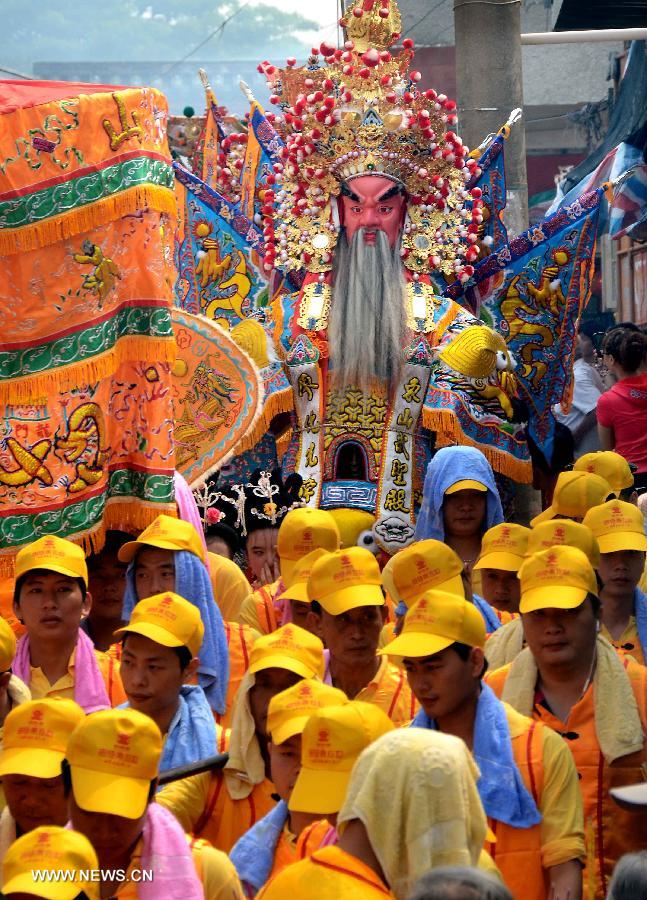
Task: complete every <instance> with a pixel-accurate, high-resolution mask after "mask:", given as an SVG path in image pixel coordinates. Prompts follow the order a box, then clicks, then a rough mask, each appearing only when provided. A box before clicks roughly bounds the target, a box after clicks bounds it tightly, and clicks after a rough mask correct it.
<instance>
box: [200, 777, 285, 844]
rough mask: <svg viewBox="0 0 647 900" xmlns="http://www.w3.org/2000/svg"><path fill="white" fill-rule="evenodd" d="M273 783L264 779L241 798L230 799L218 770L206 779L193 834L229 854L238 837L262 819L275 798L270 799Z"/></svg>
mask: <svg viewBox="0 0 647 900" xmlns="http://www.w3.org/2000/svg"><path fill="white" fill-rule="evenodd" d="M273 793H274V785H273V784H272V783H271V781H268V780H267V779H266V780H265V781H263V782H261V784H256V785H254V788H253V790H252V792H251V794H249V795H248V796H247V797H245V798H244V799H243V800H234V799H232V797H231V795H230V793H229V791H228V790H227V784H226V782H225V779H224V777H223V774H222V772H221V771H217V772H214V773H213V774H212V776H211V779H210V784H209V793H208V794H207V800H206V803H205V805H204V808H203V810H202V814H201V815H200V817H199V819H198V821H197V822H196V824H195V827H194V829H193V836H194V837H202V838H204V839H205V840H207V841H209V843H211V844H212V845H213V846H214V847H216V849H217V850H222V851H223V853H229V851H230V850H231V848H232V847H233V846H234V844H235V843H236V841H237V840H238V838H241V837H242V836H243V835H244V834H245V832H246V831H249V829H250V828H251V827H252V825H254V824H255V823H256V822H258V820H259V819H262V818H263V816H265V815H267V813H268V812H269V811H270V810H271V809H272V807H273V806H274V805H275V803H276V801H275V800H274V799H273V798H272V794H273Z"/></svg>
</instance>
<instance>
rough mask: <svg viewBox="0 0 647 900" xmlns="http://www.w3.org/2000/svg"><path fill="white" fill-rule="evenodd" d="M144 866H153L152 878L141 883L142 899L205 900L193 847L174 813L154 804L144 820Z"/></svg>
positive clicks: (143, 868) (146, 867)
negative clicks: (194, 861) (175, 899)
mask: <svg viewBox="0 0 647 900" xmlns="http://www.w3.org/2000/svg"><path fill="white" fill-rule="evenodd" d="M143 838H144V846H143V849H142V858H141V867H142V870H143V871H146V870H147V869H152V870H153V872H154V876H153V880H152V881H145V882H144V881H143V882H141V883H140V884H139V887H138V893H139V898H140V900H159V898H160V897H164V898H174V897H178V898H182V900H203V898H204V890H203V888H202V884H201V882H200V879H199V878H198V875H197V872H196V870H195V865H194V864H193V857H192V855H191V848H190V846H189V843H188V841H187V839H186V835H185V833H184V832H183V831H182V826H181V825H180V823H179V822H178V821H177V819H176V818H175V816H174V815H173V813H171V812H169V811H168V810H167V809H164V807H163V806H159V805H158V804H157V803H151V804H150V805H149V807H148V810H147V812H146V820H145V822H144V833H143Z"/></svg>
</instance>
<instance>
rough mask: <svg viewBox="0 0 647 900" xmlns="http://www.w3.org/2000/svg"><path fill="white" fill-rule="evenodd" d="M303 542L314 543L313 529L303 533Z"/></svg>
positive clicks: (307, 529)
mask: <svg viewBox="0 0 647 900" xmlns="http://www.w3.org/2000/svg"><path fill="white" fill-rule="evenodd" d="M302 540H304V541H306V542H307V543H310V542H311V541H312V529H310V528H306V530H305V531H304V532H303V538H302Z"/></svg>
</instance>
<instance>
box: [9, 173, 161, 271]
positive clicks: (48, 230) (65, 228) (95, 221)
mask: <svg viewBox="0 0 647 900" xmlns="http://www.w3.org/2000/svg"><path fill="white" fill-rule="evenodd" d="M146 208H148V209H153V210H156V211H157V212H160V213H168V214H169V215H170V216H173V217H174V218H176V217H177V201H176V197H175V193H174V191H173V190H171V188H165V187H160V186H159V185H156V184H148V185H138V186H136V187H131V188H127V189H126V190H125V191H120V192H119V193H118V194H113V195H112V196H110V197H103V198H102V199H101V200H97V201H96V202H95V203H90V204H89V205H88V206H79V207H77V208H76V209H71V210H69V211H68V212H65V213H62V214H61V215H59V216H54V217H52V218H50V219H44V220H43V221H42V222H33V223H31V224H30V225H22V226H21V227H20V228H6V229H2V230H0V256H11V255H13V254H16V253H25V252H26V251H28V250H37V249H38V248H39V247H48V246H49V245H50V244H56V243H58V242H59V241H64V240H66V239H67V238H71V237H74V236H75V235H77V234H83V233H84V232H86V231H92V230H93V229H94V228H99V227H100V226H102V225H107V224H108V223H109V222H114V221H116V220H117V219H120V218H122V217H123V216H127V215H131V214H132V213H134V212H137V210H139V209H146Z"/></svg>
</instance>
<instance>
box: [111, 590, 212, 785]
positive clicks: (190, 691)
mask: <svg viewBox="0 0 647 900" xmlns="http://www.w3.org/2000/svg"><path fill="white" fill-rule="evenodd" d="M117 634H118V635H119V636H121V637H122V638H123V652H122V660H121V671H122V677H123V683H124V690H125V691H126V696H127V697H128V705H129V706H130V707H131V708H132V709H136V710H138V712H141V713H144V714H145V715H147V716H150V717H151V719H152V720H153V721H154V722H155V724H156V725H157V727H158V728H159V730H160V731H161V732H162V735H163V736H164V751H163V753H162V759H161V762H160V769H161V770H162V771H165V770H166V769H175V768H177V767H178V766H185V765H187V764H188V763H192V762H198V760H201V759H206V758H207V757H209V756H213V755H214V754H215V753H216V752H217V736H216V723H215V721H214V718H213V715H212V712H211V708H210V706H209V704H208V702H207V698H206V697H205V695H204V691H203V690H202V688H201V687H200V685H197V684H188V683H187V682H188V681H190V679H191V678H192V676H193V675H194V674H195V672H196V671H197V668H198V658H197V654H198V652H199V650H200V646H201V645H202V638H203V635H204V625H203V624H202V619H201V618H200V613H199V612H198V610H197V608H196V607H195V606H194V605H193V604H192V603H189V602H188V600H185V599H184V597H179V596H178V595H177V594H174V593H172V592H171V591H167V592H166V593H164V594H157V595H156V596H155V597H148V598H147V599H146V600H140V601H139V603H138V604H137V605H136V606H135V608H134V609H133V614H132V616H131V618H130V622H129V623H128V624H127V625H126V626H125V627H124V628H120V629H119V630H118V632H117Z"/></svg>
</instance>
